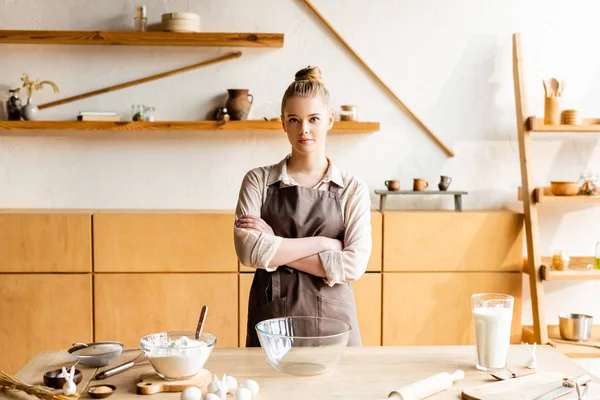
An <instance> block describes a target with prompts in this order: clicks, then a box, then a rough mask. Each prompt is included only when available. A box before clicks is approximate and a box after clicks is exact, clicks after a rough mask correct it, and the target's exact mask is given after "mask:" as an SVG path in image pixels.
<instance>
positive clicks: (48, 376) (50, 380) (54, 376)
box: [44, 369, 83, 389]
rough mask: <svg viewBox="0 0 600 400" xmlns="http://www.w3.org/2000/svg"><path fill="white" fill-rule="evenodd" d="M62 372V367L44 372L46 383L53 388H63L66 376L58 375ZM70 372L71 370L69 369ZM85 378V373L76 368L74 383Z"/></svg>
mask: <svg viewBox="0 0 600 400" xmlns="http://www.w3.org/2000/svg"><path fill="white" fill-rule="evenodd" d="M61 372H62V370H60V369H55V370H54V371H48V372H46V373H45V374H44V385H46V386H48V387H51V388H53V389H62V388H63V386H64V385H65V382H66V381H65V378H59V377H58V375H60V373H61ZM67 372H69V371H67ZM82 379H83V375H82V374H81V371H80V370H78V369H76V370H75V376H74V377H73V383H75V384H76V385H77V384H79V382H81V380H82Z"/></svg>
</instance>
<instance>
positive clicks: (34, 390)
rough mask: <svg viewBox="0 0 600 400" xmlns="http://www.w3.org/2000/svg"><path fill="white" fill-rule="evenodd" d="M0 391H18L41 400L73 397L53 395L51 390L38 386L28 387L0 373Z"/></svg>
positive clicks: (70, 399) (16, 379)
mask: <svg viewBox="0 0 600 400" xmlns="http://www.w3.org/2000/svg"><path fill="white" fill-rule="evenodd" d="M0 389H1V390H20V391H22V392H25V393H27V394H30V395H32V396H35V397H37V398H39V399H42V400H72V399H73V397H69V396H65V395H62V394H57V393H54V391H53V390H52V389H50V388H49V387H46V386H40V385H28V384H26V383H25V382H23V381H22V380H20V379H18V378H15V377H14V376H12V375H9V374H7V373H6V372H4V371H0Z"/></svg>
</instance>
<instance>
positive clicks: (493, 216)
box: [383, 211, 523, 272]
mask: <svg viewBox="0 0 600 400" xmlns="http://www.w3.org/2000/svg"><path fill="white" fill-rule="evenodd" d="M383 220H384V223H383V227H384V228H383V229H384V233H383V259H384V261H383V270H384V271H385V272H393V271H404V272H418V271H440V272H441V271H483V272H485V271H490V272H491V271H521V270H522V268H523V218H522V215H521V214H516V213H512V212H504V211H498V212H496V211H492V212H453V211H452V212H447V211H442V212H440V211H433V212H421V211H419V212H394V211H391V212H385V213H384V214H383Z"/></svg>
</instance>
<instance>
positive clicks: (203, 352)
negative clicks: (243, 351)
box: [140, 331, 217, 380]
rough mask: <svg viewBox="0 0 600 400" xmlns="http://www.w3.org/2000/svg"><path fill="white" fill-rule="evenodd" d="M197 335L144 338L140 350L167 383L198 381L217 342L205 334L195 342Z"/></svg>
mask: <svg viewBox="0 0 600 400" xmlns="http://www.w3.org/2000/svg"><path fill="white" fill-rule="evenodd" d="M194 335H195V332H187V331H181V332H177V331H172V332H158V333H152V334H150V335H146V336H144V337H143V338H142V339H141V340H140V347H141V349H142V350H144V352H145V353H146V357H147V358H148V360H149V361H150V364H152V367H154V370H155V371H156V373H157V374H158V376H160V377H161V378H163V379H166V380H179V379H189V378H192V377H194V376H195V375H196V374H197V373H198V372H200V370H201V369H202V368H203V367H204V363H205V362H206V360H207V359H208V357H209V356H210V353H211V352H212V350H213V348H214V347H215V343H216V341H217V338H216V337H215V336H213V335H211V334H209V333H203V334H202V335H200V338H199V339H198V340H196V339H195V338H194Z"/></svg>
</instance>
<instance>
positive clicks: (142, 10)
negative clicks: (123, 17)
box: [133, 6, 148, 32]
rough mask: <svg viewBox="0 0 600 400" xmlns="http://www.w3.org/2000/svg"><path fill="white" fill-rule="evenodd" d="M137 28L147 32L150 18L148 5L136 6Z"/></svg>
mask: <svg viewBox="0 0 600 400" xmlns="http://www.w3.org/2000/svg"><path fill="white" fill-rule="evenodd" d="M133 21H134V25H135V30H136V31H138V32H146V28H147V26H148V25H147V22H148V18H147V17H146V6H137V7H136V8H135V18H134V19H133Z"/></svg>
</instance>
